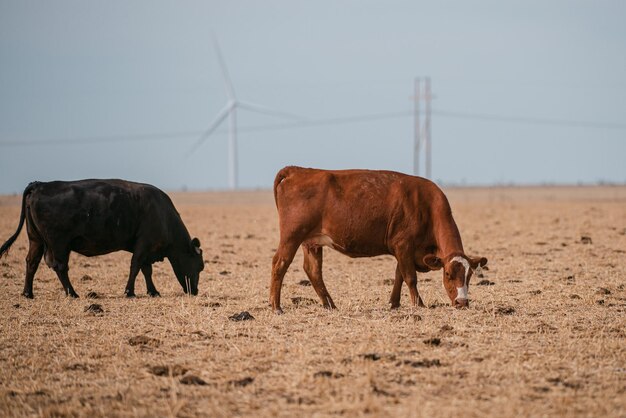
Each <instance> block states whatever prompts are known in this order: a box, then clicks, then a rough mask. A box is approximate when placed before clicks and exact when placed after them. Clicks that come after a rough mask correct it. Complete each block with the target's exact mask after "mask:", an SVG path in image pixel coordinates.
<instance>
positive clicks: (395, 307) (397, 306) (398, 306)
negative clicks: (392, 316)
mask: <svg viewBox="0 0 626 418" xmlns="http://www.w3.org/2000/svg"><path fill="white" fill-rule="evenodd" d="M398 308H400V304H399V303H398V304H397V305H391V310H396V309H398Z"/></svg>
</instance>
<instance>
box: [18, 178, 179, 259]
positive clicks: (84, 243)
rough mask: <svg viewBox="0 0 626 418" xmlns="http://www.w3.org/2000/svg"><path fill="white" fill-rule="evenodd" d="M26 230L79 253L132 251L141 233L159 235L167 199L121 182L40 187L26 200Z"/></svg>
mask: <svg viewBox="0 0 626 418" xmlns="http://www.w3.org/2000/svg"><path fill="white" fill-rule="evenodd" d="M27 206H28V208H29V217H28V220H29V222H31V223H32V225H31V228H30V229H31V230H34V231H35V233H36V234H37V235H39V236H40V238H41V239H42V240H43V241H44V242H45V243H46V244H47V245H48V246H51V245H55V246H67V247H68V248H69V249H70V250H72V251H76V252H78V253H81V254H83V255H100V254H106V253H109V252H113V251H118V250H127V251H132V249H133V246H134V244H135V242H136V238H137V236H138V235H139V234H140V233H141V232H142V231H141V229H142V228H144V229H150V228H152V229H153V230H152V232H151V233H152V234H155V235H163V231H162V229H163V225H164V224H166V220H167V219H165V218H167V216H169V215H168V212H170V211H174V213H176V212H175V209H174V208H173V205H172V204H171V201H169V198H168V197H167V195H165V194H164V193H163V192H162V191H160V190H159V189H157V188H155V187H154V186H150V185H147V184H141V183H133V182H128V181H123V180H79V181H67V182H66V181H53V182H46V183H39V184H37V185H36V187H34V188H33V190H32V192H31V193H30V194H29V196H28V199H27Z"/></svg>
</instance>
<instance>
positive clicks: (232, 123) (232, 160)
mask: <svg viewBox="0 0 626 418" xmlns="http://www.w3.org/2000/svg"><path fill="white" fill-rule="evenodd" d="M212 38H213V46H214V48H215V53H216V54H217V60H218V62H219V65H220V68H221V70H222V79H223V81H224V86H225V87H226V95H227V96H228V100H227V102H226V105H225V106H224V107H223V108H222V110H220V111H219V112H218V113H217V116H215V119H213V122H211V124H210V125H209V127H208V128H207V130H206V131H205V132H204V133H203V134H202V135H201V136H200V138H198V140H197V141H196V142H195V143H194V145H193V146H192V148H191V149H190V150H189V154H191V153H192V152H194V151H195V150H196V149H198V147H199V146H200V145H202V143H203V142H204V141H205V140H206V139H207V138H208V137H209V136H211V134H212V133H213V132H214V131H215V130H216V129H217V128H218V127H219V126H220V124H221V123H222V122H223V121H224V120H225V119H226V118H228V186H229V188H230V189H231V190H234V189H236V188H237V187H238V184H239V180H238V171H239V170H238V164H239V162H238V157H237V109H246V110H250V111H252V112H258V113H264V114H267V115H272V116H280V117H284V118H289V119H297V120H301V119H302V117H300V116H297V115H293V114H291V113H287V112H281V111H277V110H273V109H270V108H267V107H265V106H261V105H257V104H255V103H250V102H245V101H241V100H238V99H237V96H236V95H235V89H234V88H233V84H232V82H231V80H230V76H229V75H228V70H227V69H226V63H225V62H224V58H223V57H222V52H221V50H220V46H219V43H218V42H217V37H216V36H215V34H213V36H212Z"/></svg>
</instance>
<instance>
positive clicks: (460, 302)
mask: <svg viewBox="0 0 626 418" xmlns="http://www.w3.org/2000/svg"><path fill="white" fill-rule="evenodd" d="M454 307H455V308H457V309H461V308H469V299H457V300H455V301H454Z"/></svg>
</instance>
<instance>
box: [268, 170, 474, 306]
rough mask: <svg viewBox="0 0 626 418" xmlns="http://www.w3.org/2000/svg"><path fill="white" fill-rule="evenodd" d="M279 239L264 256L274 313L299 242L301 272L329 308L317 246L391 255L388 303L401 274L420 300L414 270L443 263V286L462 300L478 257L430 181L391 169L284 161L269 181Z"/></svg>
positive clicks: (394, 300)
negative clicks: (269, 267) (315, 166)
mask: <svg viewBox="0 0 626 418" xmlns="http://www.w3.org/2000/svg"><path fill="white" fill-rule="evenodd" d="M274 198H275V200H276V207H277V208H278V216H279V223H280V243H279V245H278V249H277V250H276V254H275V255H274V259H273V263H272V282H271V286H270V303H271V305H272V308H273V309H274V311H275V312H276V313H282V309H281V307H280V290H281V287H282V282H283V277H284V276H285V273H286V272H287V268H288V267H289V264H291V261H292V260H293V257H294V255H295V253H296V251H297V250H298V247H299V246H302V250H303V252H304V271H305V272H306V274H307V276H308V277H309V280H310V281H311V284H312V285H313V288H314V289H315V291H316V292H317V295H318V296H319V298H320V300H321V302H322V304H323V305H324V307H326V308H335V304H334V303H333V300H332V298H331V297H330V295H329V294H328V290H326V286H324V281H323V279H322V247H323V246H328V247H331V248H334V249H335V250H337V251H339V252H341V253H342V254H345V255H347V256H349V257H373V256H377V255H383V254H391V255H393V256H394V257H395V258H396V260H397V266H396V277H395V281H394V285H393V290H392V292H391V298H390V303H391V307H392V308H397V307H399V306H400V291H401V288H402V281H403V280H404V282H405V283H406V284H407V286H408V287H409V291H410V294H411V302H412V303H413V305H418V304H419V306H424V303H423V302H422V299H421V298H420V296H419V293H418V291H417V274H416V271H419V272H421V273H424V272H427V271H430V270H439V269H441V268H442V267H443V270H444V271H443V286H444V288H445V290H446V292H447V293H448V296H449V297H450V300H451V301H452V305H453V306H456V307H467V306H468V305H469V301H468V296H467V290H468V286H469V280H470V278H471V276H472V270H474V269H479V268H480V267H482V266H484V265H485V264H487V259H486V258H481V257H468V256H467V255H465V252H464V251H463V244H462V242H461V236H460V234H459V230H458V228H457V226H456V223H455V222H454V219H453V218H452V211H451V209H450V204H449V203H448V199H447V198H446V196H445V195H444V194H443V192H442V191H441V189H439V187H437V186H436V185H435V184H434V183H433V182H431V181H429V180H426V179H424V178H421V177H414V176H409V175H406V174H401V173H396V172H393V171H371V170H318V169H313V168H301V167H285V168H283V169H282V170H280V171H279V172H278V174H277V175H276V179H275V180H274Z"/></svg>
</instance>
